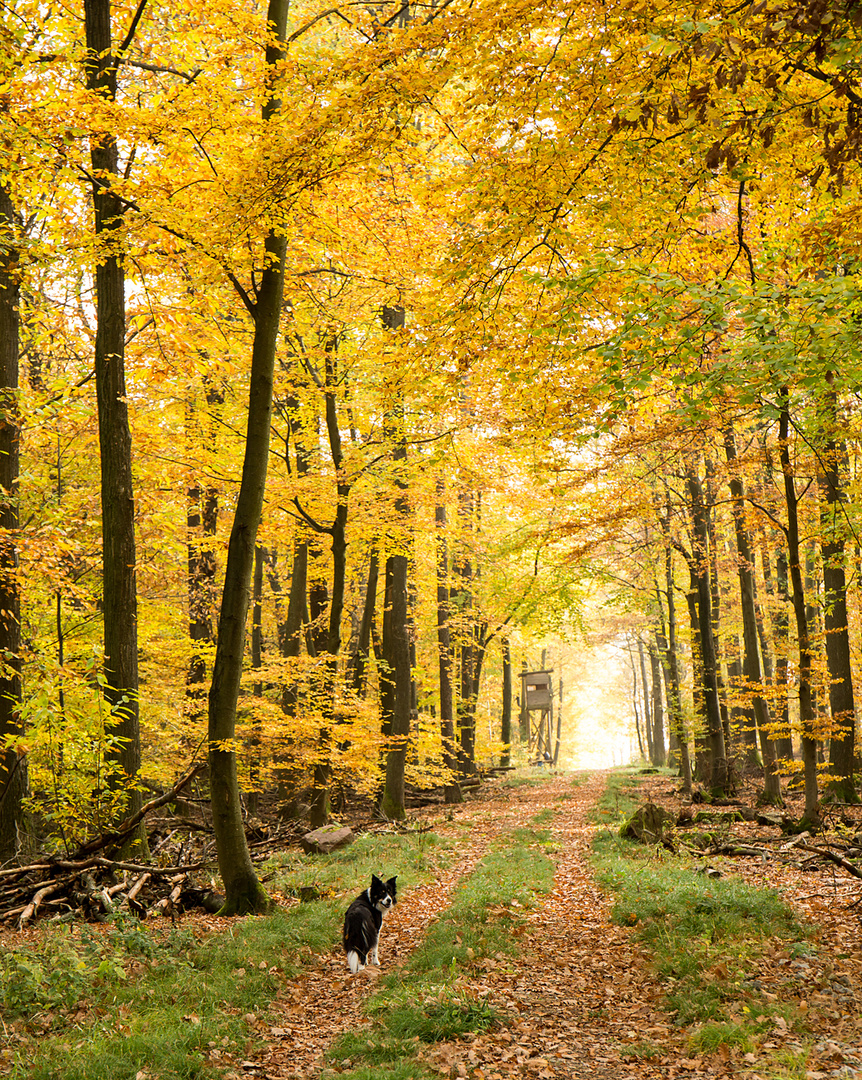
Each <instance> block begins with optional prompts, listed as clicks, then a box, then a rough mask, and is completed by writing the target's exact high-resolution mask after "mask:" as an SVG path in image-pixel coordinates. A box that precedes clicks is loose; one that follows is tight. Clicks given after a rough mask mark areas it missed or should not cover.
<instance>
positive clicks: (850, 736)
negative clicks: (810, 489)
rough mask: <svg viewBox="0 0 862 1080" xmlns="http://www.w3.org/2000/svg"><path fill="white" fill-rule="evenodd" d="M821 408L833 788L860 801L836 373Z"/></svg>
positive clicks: (829, 380) (833, 792) (843, 455)
mask: <svg viewBox="0 0 862 1080" xmlns="http://www.w3.org/2000/svg"><path fill="white" fill-rule="evenodd" d="M826 378H827V386H828V389H827V392H826V397H825V401H824V403H823V407H822V414H823V415H822V425H823V429H824V430H823V434H824V442H823V449H822V452H821V456H820V475H819V476H818V482H819V486H820V490H821V499H823V500H824V503H825V505H823V506H822V509H821V534H820V535H821V541H820V545H821V553H822V557H823V592H824V598H823V601H824V602H823V623H824V627H823V628H824V631H825V636H826V664H827V667H828V670H829V707H830V710H831V712H832V725H833V730H832V738H831V740H830V743H829V772H830V774H831V775H832V777H833V779H832V780H831V781H830V784H829V793H830V795H831V796H832V797H833V798H837V799H839V800H840V801H843V802H855V801H856V788H855V786H854V783H853V759H854V757H855V751H856V709H855V703H854V700H853V669H852V663H851V659H850V657H851V653H850V632H849V624H848V618H847V582H846V578H845V573H844V536H845V532H846V529H847V521H846V510H845V504H846V502H847V494H846V490H845V487H844V483H843V480H842V472H844V471H846V463H847V447H846V444H845V442H844V439H843V438H841V437H840V436H839V434H838V433H839V431H840V427H839V423H838V395H837V393H836V391H835V377H834V374H833V373H832V372H831V371H830V372H829V373H828V374H827V377H826Z"/></svg>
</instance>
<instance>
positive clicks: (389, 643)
mask: <svg viewBox="0 0 862 1080" xmlns="http://www.w3.org/2000/svg"><path fill="white" fill-rule="evenodd" d="M404 316H405V312H404V309H403V308H401V307H385V308H384V309H383V324H384V326H385V327H386V328H387V329H388V330H391V331H398V330H401V329H403V327H404ZM403 409H404V405H403V402H402V401H401V400H400V399H398V400H396V402H395V404H394V407H393V411H392V415H391V417H390V420H389V422H388V425H387V426H388V428H389V435H390V437H391V438H392V439H393V442H394V446H393V453H392V458H393V461H394V462H395V464H396V468H397V467H398V466H399V465H402V464H403V463H404V462H406V461H407V444H406V442H405V441H404V417H403ZM396 486H397V487H398V489H399V495H398V498H397V499H396V501H395V512H396V515H397V516H398V518H399V519H400V520H401V521H402V522H403V523H404V526H405V528H406V523H407V519H408V515H409V506H408V502H407V493H406V483H405V481H404V480H403V479H401V478H400V477H397V476H396ZM398 547H399V548H400V549H401V550H395V551H393V552H392V553H391V554H390V555H389V556H388V557H387V559H386V571H385V585H384V599H383V670H382V671H381V674H380V712H381V717H382V721H383V730H384V732H385V733H386V735H387V739H388V747H387V750H386V766H385V774H384V784H383V795H382V797H381V799H380V811H381V813H382V814H383V815H384V816H385V817H387V818H392V819H399V818H403V817H404V767H405V765H406V763H407V743H408V739H409V736H410V704H411V699H412V693H413V673H412V671H411V667H410V633H409V610H408V599H407V598H408V572H409V571H408V568H409V560H408V557H407V554H406V551H405V550H403V549H404V547H405V544H404V541H403V539H402V540H401V542H400V544H398Z"/></svg>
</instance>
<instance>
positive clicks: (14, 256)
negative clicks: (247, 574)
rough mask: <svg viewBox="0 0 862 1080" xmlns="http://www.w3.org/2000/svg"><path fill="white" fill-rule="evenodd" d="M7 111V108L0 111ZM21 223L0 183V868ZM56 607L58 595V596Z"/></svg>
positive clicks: (9, 707) (18, 846) (11, 803)
mask: <svg viewBox="0 0 862 1080" xmlns="http://www.w3.org/2000/svg"><path fill="white" fill-rule="evenodd" d="M0 109H4V110H5V106H2V105H0ZM18 227H19V220H18V215H17V213H16V211H15V206H14V204H13V202H12V199H11V197H10V195H9V192H8V190H7V189H6V188H5V187H4V186H3V185H2V184H0V657H2V658H3V660H2V665H0V746H2V751H0V753H1V754H2V756H0V862H2V863H4V864H5V863H8V862H10V861H12V860H13V859H18V858H19V857H22V856H26V855H27V854H28V853H29V851H30V849H31V847H32V838H31V829H30V820H29V815H28V814H27V812H26V810H25V799H26V797H27V795H28V794H29V784H28V768H27V755H26V751H25V750H24V748H23V745H21V743H23V736H24V727H23V724H22V720H21V595H20V589H19V585H18V526H19V520H18V492H19V489H18V461H19V436H20V418H19V412H18V353H19V338H20V315H19V309H18V302H19V292H20V279H19V271H18V267H19V253H18V247H17V244H16V235H17V233H18ZM57 603H58V605H59V603H60V594H59V593H58V594H57Z"/></svg>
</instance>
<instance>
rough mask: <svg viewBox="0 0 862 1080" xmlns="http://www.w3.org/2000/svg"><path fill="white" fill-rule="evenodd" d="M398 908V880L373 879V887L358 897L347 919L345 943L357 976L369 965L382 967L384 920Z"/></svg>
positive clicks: (343, 939) (373, 877) (351, 906)
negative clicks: (380, 947)
mask: <svg viewBox="0 0 862 1080" xmlns="http://www.w3.org/2000/svg"><path fill="white" fill-rule="evenodd" d="M394 905H395V878H394V877H391V878H390V879H389V880H388V881H381V880H380V878H379V877H377V875H376V874H372V875H371V885H370V886H369V887H368V888H367V889H366V890H365V892H364V893H362V894H361V896H357V897H356V899H355V900H354V901H353V903H352V904H351V905H350V907H349V908H348V909H347V912H346V914H345V916H344V930H343V932H342V935H341V940H342V942H343V944H344V951H345V952H346V953H347V963H348V965H349V967H350V970H351V972H352V973H353V974H354V975H355V974H356V973H357V972H358V971H361V970H362V968H364V967H365V965H366V964H367V963H369V961H370V963H372V964H374V966H375V967H379V966H380V958H379V956H378V955H377V943H378V941H379V940H380V927H381V926H382V925H383V916H384V915H385V914H386V912H387V911H388V910H389V909H390V908H391V907H394Z"/></svg>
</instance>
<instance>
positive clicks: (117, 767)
mask: <svg viewBox="0 0 862 1080" xmlns="http://www.w3.org/2000/svg"><path fill="white" fill-rule="evenodd" d="M84 22H85V28H86V37H87V50H88V55H87V61H86V76H87V86H88V89H89V90H90V91H91V92H92V93H93V94H94V95H98V96H100V97H102V98H106V99H108V100H111V101H113V100H115V98H116V96H117V64H118V60H117V57H116V56H115V55H114V54H113V51H112V50H113V43H112V39H111V4H110V0H85V3H84ZM90 158H91V161H92V166H93V177H94V180H93V209H94V219H95V232H96V236H97V239H98V241H99V245H100V258H99V260H98V262H97V264H96V271H95V277H96V340H95V371H96V401H97V411H98V419H99V459H100V465H101V494H102V560H103V600H102V603H103V618H104V647H105V662H104V663H105V699H106V702H107V705H108V708H109V710H110V734H111V740H112V745H111V749H110V750H109V752H108V754H107V758H108V760H109V761H110V762H112V763H113V765H114V771H113V774H112V775H111V776H110V778H109V783H110V785H111V786H112V787H116V788H125V789H126V792H127V793H126V796H125V799H124V802H123V806H122V807H121V808H120V810H119V816H120V817H128V816H130V815H131V814H133V813H135V812H136V811H137V810H138V809H140V807H141V805H142V796H141V791H140V789H139V788H138V787H137V786H136V785H137V778H138V774H139V772H140V767H141V742H140V729H139V710H138V601H137V579H136V554H135V505H134V492H133V486H132V436H131V429H130V427H129V413H128V407H127V405H126V376H125V336H126V297H125V269H124V266H123V255H122V229H123V212H124V207H123V204H122V202H121V201H120V199H119V198H118V197H117V195H116V193H115V191H114V188H113V186H112V182H113V180H114V178H116V177H117V175H118V171H119V168H118V161H119V156H118V147H117V141H116V139H115V138H114V137H113V136H112V135H109V134H103V135H100V136H97V137H94V138H93V140H92V143H91V148H90ZM135 841H136V842H137V843H138V844H145V842H146V841H145V833H144V831H143V829H141V830H139V832H138V834H137V836H136V837H133V838H132V840H131V841H130V843H134V842H135Z"/></svg>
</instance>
